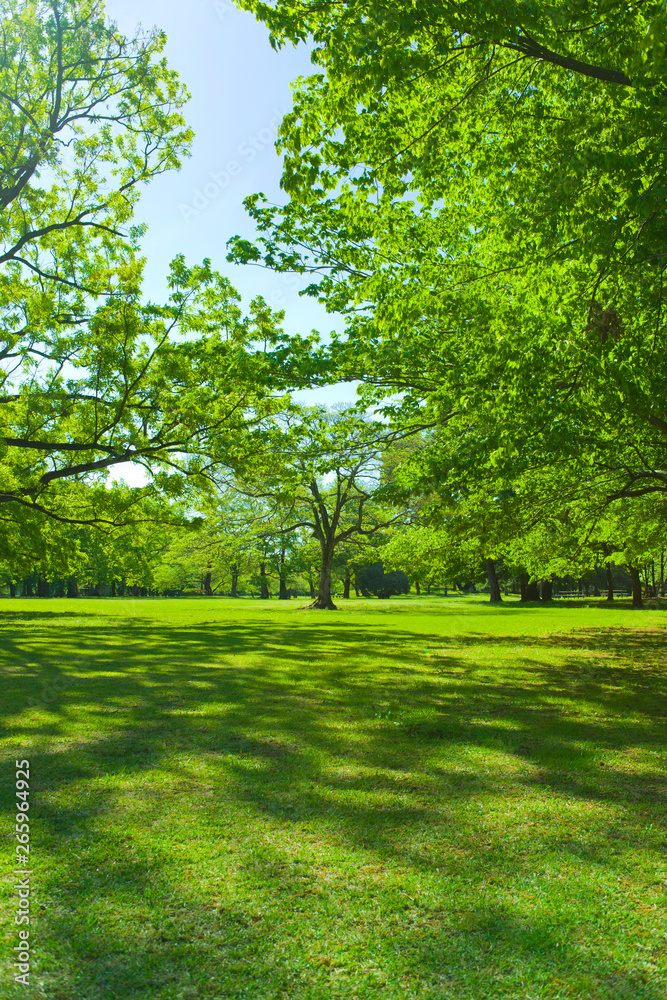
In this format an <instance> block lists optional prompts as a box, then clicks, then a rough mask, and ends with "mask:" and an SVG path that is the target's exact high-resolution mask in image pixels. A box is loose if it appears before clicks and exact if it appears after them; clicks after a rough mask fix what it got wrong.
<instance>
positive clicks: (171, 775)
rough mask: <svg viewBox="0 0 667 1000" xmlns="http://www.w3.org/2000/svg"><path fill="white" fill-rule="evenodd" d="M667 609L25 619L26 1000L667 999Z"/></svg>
mask: <svg viewBox="0 0 667 1000" xmlns="http://www.w3.org/2000/svg"><path fill="white" fill-rule="evenodd" d="M72 607H73V608H74V609H75V613H73V611H72ZM663 620H664V619H663V615H662V613H661V612H657V611H656V612H651V611H649V612H645V613H641V614H638V613H636V612H635V613H633V612H632V611H630V610H629V609H626V608H624V607H617V608H615V609H608V608H602V607H595V606H591V607H590V608H585V607H576V608H573V607H566V606H561V607H555V608H550V607H544V608H539V607H531V608H528V609H522V608H521V607H520V606H519V605H518V604H516V603H514V604H509V605H508V606H505V607H501V608H490V607H489V606H488V605H485V604H483V603H481V602H480V601H478V600H474V599H473V600H465V601H464V600H461V599H455V600H450V601H446V600H433V601H427V600H425V601H422V602H417V601H414V600H413V601H402V602H393V601H392V602H384V603H383V602H379V601H376V602H361V601H359V602H350V604H349V605H347V606H345V607H343V608H342V609H341V610H340V611H339V612H333V613H331V614H327V613H322V614H318V613H313V612H309V611H306V610H303V609H299V608H297V607H295V605H294V603H290V604H280V605H279V604H277V603H274V602H271V604H262V603H261V602H259V601H254V602H252V601H238V602H233V601H230V600H224V599H221V600H201V601H159V600H158V601H149V600H146V601H141V600H132V601H121V600H118V601H112V600H108V601H94V600H90V601H87V600H78V601H76V602H67V601H64V600H63V601H57V600H51V601H48V602H47V601H37V600H34V601H29V600H25V601H19V600H14V601H11V602H10V601H7V602H6V603H5V605H4V606H3V607H2V609H0V621H1V622H2V636H3V642H2V646H1V648H2V654H3V656H2V660H0V682H1V683H2V685H3V699H2V720H1V725H2V730H1V735H2V740H3V746H4V750H5V753H4V755H3V759H4V760H5V764H4V768H3V781H2V785H1V793H2V800H1V803H0V804H1V805H2V809H3V819H2V822H3V823H4V825H5V834H4V839H3V841H2V843H3V849H4V850H5V852H6V857H7V859H8V861H7V867H6V868H5V872H10V870H11V863H12V855H11V851H12V850H13V842H12V830H13V815H14V814H13V811H12V803H13V799H12V795H13V771H14V758H15V757H28V758H30V759H31V775H32V778H31V782H32V796H31V821H32V822H31V829H32V835H31V836H32V850H33V855H32V864H33V867H34V876H33V886H34V891H35V896H34V899H33V918H34V923H33V925H32V937H33V942H34V945H35V957H34V960H33V965H32V982H33V986H32V987H31V989H30V990H29V991H24V995H25V996H27V997H29V998H31V1000H32V998H33V997H34V998H37V997H45V996H46V997H48V998H49V1000H78V998H81V1000H115V998H118V1000H120V998H123V1000H131V998H136V1000H187V998H193V1000H194V998H198V1000H199V998H201V1000H236V998H248V1000H274V998H283V997H284V998H287V997H290V998H292V997H295V998H297V1000H320V998H321V1000H329V998H341V1000H342V998H346V1000H353V998H356V1000H376V998H379V997H382V998H390V1000H393V998H396V1000H398V998H408V1000H411V998H414V1000H417V998H419V1000H422V998H426V1000H436V998H437V1000H441V998H447V997H450V998H453V1000H497V998H498V1000H500V998H512V1000H514V998H516V1000H524V998H527V997H531V998H536V1000H561V998H565V1000H575V998H576V1000H584V998H585V1000H588V998H594V1000H607V998H609V1000H612V998H613V1000H618V998H621V997H628V998H630V997H632V998H633V1000H634V998H645V1000H662V998H663V997H664V996H666V995H667V976H666V973H665V967H666V966H667V962H666V961H665V959H666V957H667V955H666V940H667V937H666V934H667V921H666V919H665V893H666V891H667V861H666V858H665V853H664V843H665V841H664V834H665V803H666V797H667V767H666V765H667V754H666V752H665V706H666V704H667V699H666V697H665V696H666V695H667V690H666V687H667V678H666V670H665V667H666V666H667V664H665V655H664V626H663V625H662V622H663ZM11 886H12V878H11V876H10V875H6V876H5V877H4V879H3V882H2V909H3V915H4V916H6V917H7V919H6V921H5V922H4V925H3V926H4V936H3V941H4V944H5V952H4V955H5V959H4V961H5V964H4V966H3V967H2V976H3V977H4V978H3V979H0V984H1V985H2V986H3V988H4V992H5V993H7V995H10V991H12V990H13V989H14V987H13V985H12V972H11V961H12V960H11V958H10V953H11V948H12V947H13V945H14V944H15V941H14V927H13V924H12V913H13V904H14V900H13V895H12V888H11ZM3 995H4V994H3Z"/></svg>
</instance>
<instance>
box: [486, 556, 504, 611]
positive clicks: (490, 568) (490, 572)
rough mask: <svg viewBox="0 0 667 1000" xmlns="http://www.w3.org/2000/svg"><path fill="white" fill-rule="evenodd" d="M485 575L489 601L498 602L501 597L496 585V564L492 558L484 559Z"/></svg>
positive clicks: (500, 600)
mask: <svg viewBox="0 0 667 1000" xmlns="http://www.w3.org/2000/svg"><path fill="white" fill-rule="evenodd" d="M486 575H487V577H488V580H489V601H490V603H491V604H500V603H501V602H502V597H501V596H500V587H499V586H498V574H497V573H496V564H495V562H494V561H493V559H487V560H486Z"/></svg>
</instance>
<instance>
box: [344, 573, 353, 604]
mask: <svg viewBox="0 0 667 1000" xmlns="http://www.w3.org/2000/svg"><path fill="white" fill-rule="evenodd" d="M351 583H352V579H351V577H350V571H349V569H346V570H345V577H344V578H343V597H344V598H345V600H346V601H347V600H349V599H350V584H351Z"/></svg>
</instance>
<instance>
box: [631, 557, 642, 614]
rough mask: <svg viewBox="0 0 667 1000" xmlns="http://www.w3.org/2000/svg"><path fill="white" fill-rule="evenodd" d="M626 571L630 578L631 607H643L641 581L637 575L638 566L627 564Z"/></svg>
mask: <svg viewBox="0 0 667 1000" xmlns="http://www.w3.org/2000/svg"><path fill="white" fill-rule="evenodd" d="M628 572H629V573H630V579H631V580H632V606H633V608H643V607H644V601H643V600H642V581H641V578H640V576H639V567H638V566H628Z"/></svg>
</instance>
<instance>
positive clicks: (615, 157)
mask: <svg viewBox="0 0 667 1000" xmlns="http://www.w3.org/2000/svg"><path fill="white" fill-rule="evenodd" d="M244 6H246V7H248V8H249V9H252V10H253V11H255V13H257V15H258V16H259V17H260V18H262V19H263V20H264V21H266V23H267V24H269V26H270V29H271V32H272V41H273V43H274V44H275V45H280V44H283V43H284V42H285V41H287V40H292V41H294V40H297V39H305V38H311V39H312V40H313V41H314V43H315V49H314V54H313V59H314V62H315V64H316V65H317V67H318V69H319V70H320V72H317V73H315V74H314V75H313V76H311V77H309V78H307V79H306V80H303V81H301V82H300V84H299V87H298V89H297V92H296V96H295V106H294V111H293V112H292V113H291V114H290V115H288V116H287V117H286V118H285V121H284V124H283V128H282V131H281V138H280V142H281V144H282V147H283V150H284V152H285V167H284V173H283V187H284V188H285V190H286V191H287V192H288V194H289V196H290V202H289V203H288V204H287V205H286V206H284V207H282V208H281V207H277V208H276V207H272V206H269V205H268V204H266V203H264V202H262V200H261V198H259V197H257V196H254V197H253V198H251V199H249V200H248V202H247V204H248V206H249V208H250V211H251V214H252V215H253V217H254V218H255V220H256V221H257V223H258V226H259V230H260V236H259V239H258V241H257V242H256V244H255V245H251V244H249V243H247V241H243V240H239V239H236V240H234V241H232V256H233V257H234V258H235V259H238V260H246V261H252V262H260V263H263V264H264V265H266V266H270V267H275V268H278V269H282V270H288V269H294V270H297V271H301V272H306V273H311V274H312V275H313V276H314V279H315V280H314V281H313V284H312V285H311V287H310V291H311V294H313V295H316V296H317V297H319V298H320V299H321V300H322V301H323V302H324V303H325V304H326V305H327V307H328V308H329V309H331V310H332V311H335V310H337V311H341V312H343V313H344V314H345V315H346V316H347V330H346V339H345V340H344V341H343V342H340V343H335V344H334V350H333V352H332V362H333V363H334V364H337V365H338V372H339V375H343V376H347V377H359V378H362V379H364V381H365V382H366V384H367V386H368V389H367V395H366V398H367V399H368V400H369V401H373V400H374V401H377V400H378V399H381V398H382V396H383V395H386V393H387V391H392V390H396V389H399V390H401V395H400V397H398V398H397V397H394V401H393V403H392V405H391V406H389V407H388V410H389V411H391V412H392V413H393V415H394V416H395V417H396V419H397V420H398V421H402V420H405V419H406V416H407V415H412V414H414V413H415V412H417V411H420V412H422V413H423V416H422V419H424V420H425V421H426V420H429V419H432V418H435V419H436V420H437V421H438V422H439V425H440V426H441V427H445V426H446V427H447V429H448V432H449V433H450V434H451V436H452V438H453V439H454V440H456V441H458V442H460V445H461V447H460V448H459V449H458V453H457V457H456V464H458V466H459V469H460V471H461V476H462V478H463V480H464V481H469V480H470V478H471V477H472V476H475V475H476V473H477V470H482V472H483V473H485V470H486V469H487V468H488V466H489V465H491V466H493V467H494V468H497V472H498V477H499V478H501V479H503V478H504V480H505V481H507V480H508V479H510V478H511V476H516V475H520V474H522V472H523V471H525V470H526V469H536V468H541V467H543V466H544V465H545V463H548V462H552V463H553V462H558V463H559V465H560V463H562V462H563V461H568V462H570V463H572V464H573V465H575V466H576V467H577V469H578V475H577V476H576V477H572V478H573V479H575V478H578V481H579V482H580V483H581V484H582V489H592V490H593V492H594V493H595V494H596V495H597V494H598V492H599V487H602V488H604V491H605V496H606V498H607V501H608V502H614V501H615V500H616V499H618V498H622V497H629V498H633V497H639V496H642V495H645V494H647V493H653V494H656V495H659V494H661V493H662V494H664V493H665V492H666V491H667V477H666V476H665V473H664V469H665V458H666V457H667V456H666V443H667V438H666V435H667V411H665V408H664V399H665V398H666V396H667V367H666V366H665V360H664V359H665V356H666V355H665V352H664V351H663V350H661V342H662V338H663V336H664V334H663V324H662V319H661V316H662V305H661V303H662V276H663V269H664V266H665V262H666V261H667V257H666V256H665V250H666V249H667V226H666V224H665V216H664V211H663V206H662V195H661V194H660V192H661V190H662V189H661V177H662V174H663V173H664V151H663V145H662V134H663V120H664V102H663V100H662V98H661V97H659V95H660V94H662V93H663V89H664V82H663V81H664V77H665V74H667V61H666V60H665V58H664V55H665V50H664V44H663V41H664V29H665V24H666V23H667V22H666V21H665V17H664V14H663V12H662V8H661V6H660V5H659V4H655V3H651V4H646V5H641V6H640V7H639V8H635V7H632V8H627V7H619V5H616V4H612V3H610V2H607V0H600V2H597V0H592V2H586V3H578V2H577V3H574V2H571V3H570V2H569V3H566V4H561V5H559V6H558V7H552V8H544V7H541V6H539V5H532V6H531V5H527V4H503V5H495V6H492V7H490V6H489V5H488V4H486V3H481V2H467V3H464V4H456V5H449V4H441V3H434V4H418V5H415V4H405V3H399V4H379V5H374V6H373V7H372V9H371V8H369V7H368V6H367V5H366V4H362V3H360V2H354V0H353V2H351V3H346V4H342V5H339V4H330V3H324V4H317V5H314V6H312V7H304V6H303V5H300V4H295V3H293V2H292V0H282V2H280V0H279V2H277V3H276V4H273V5H271V6H269V5H267V4H263V3H259V2H255V0H247V2H246V3H244ZM592 136H595V140H594V141H592V139H591V137H592ZM638 151H641V152H638Z"/></svg>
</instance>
